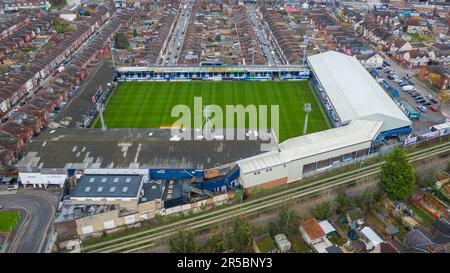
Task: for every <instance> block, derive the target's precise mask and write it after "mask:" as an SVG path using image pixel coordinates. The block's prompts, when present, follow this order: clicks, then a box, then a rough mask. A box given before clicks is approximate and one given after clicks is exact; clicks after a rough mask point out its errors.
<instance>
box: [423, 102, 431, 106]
mask: <svg viewBox="0 0 450 273" xmlns="http://www.w3.org/2000/svg"><path fill="white" fill-rule="evenodd" d="M423 105H424V106H430V105H431V102H429V101H425V102H424V103H423Z"/></svg>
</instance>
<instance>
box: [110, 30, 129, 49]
mask: <svg viewBox="0 0 450 273" xmlns="http://www.w3.org/2000/svg"><path fill="white" fill-rule="evenodd" d="M114 41H115V44H116V48H119V49H126V48H128V45H129V43H128V38H127V36H126V35H125V34H124V33H122V32H118V33H116V35H115V36H114Z"/></svg>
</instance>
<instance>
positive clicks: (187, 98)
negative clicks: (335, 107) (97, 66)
mask: <svg viewBox="0 0 450 273" xmlns="http://www.w3.org/2000/svg"><path fill="white" fill-rule="evenodd" d="M194 97H201V98H202V102H203V105H207V104H216V105H219V106H220V107H221V108H222V110H223V111H224V113H223V116H224V127H226V126H225V124H226V114H225V110H226V105H233V106H234V105H243V106H244V107H245V106H247V105H255V106H256V107H258V106H259V105H267V106H268V113H267V115H268V125H270V117H271V115H270V105H279V115H280V117H279V129H280V132H279V134H280V135H279V136H278V138H279V141H283V140H286V139H289V138H292V137H295V136H298V135H300V134H301V132H302V129H303V125H304V118H305V113H304V112H303V110H302V109H303V105H304V103H307V102H309V103H311V106H312V112H311V113H310V115H309V122H308V123H309V124H308V133H313V132H317V131H321V130H325V129H328V128H329V127H330V126H329V122H328V121H327V119H326V117H325V116H324V113H323V110H322V107H321V106H320V104H319V102H318V100H317V98H315V95H314V93H313V91H312V90H311V88H310V87H309V85H308V82H307V81H266V82H243V81H220V82H132V83H121V84H120V85H119V86H118V88H117V90H116V91H115V94H114V95H113V96H112V97H111V99H110V101H109V102H108V103H107V105H106V110H105V112H104V118H105V122H106V126H107V127H108V128H161V127H171V126H172V124H173V123H174V122H175V121H176V120H178V117H171V110H172V108H173V107H174V106H175V105H180V104H182V105H187V106H188V107H189V108H190V109H191V111H192V113H191V116H192V115H193V112H194ZM235 119H236V118H235ZM191 122H192V123H193V119H192V118H191ZM94 127H96V128H99V127H101V125H100V123H99V122H96V123H95V124H94ZM192 127H193V126H192ZM235 127H241V126H238V125H237V124H236V120H235ZM245 127H246V128H248V127H249V124H248V117H247V118H246V124H245Z"/></svg>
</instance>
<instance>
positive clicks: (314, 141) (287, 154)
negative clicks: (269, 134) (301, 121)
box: [238, 119, 383, 173]
mask: <svg viewBox="0 0 450 273" xmlns="http://www.w3.org/2000/svg"><path fill="white" fill-rule="evenodd" d="M382 125H383V122H381V121H369V120H359V119H355V120H352V121H351V122H350V123H349V124H348V125H346V126H342V127H337V128H333V129H329V130H325V131H321V132H317V133H313V134H308V135H304V136H299V137H295V138H291V139H288V140H286V141H284V142H282V143H280V144H279V146H278V150H273V151H270V152H266V153H263V154H260V155H257V156H254V157H251V158H246V159H243V160H240V161H238V164H239V167H240V169H241V172H242V173H248V172H253V171H257V170H262V169H265V168H269V167H272V166H277V165H280V164H284V163H287V162H290V161H294V160H298V159H301V158H306V157H309V156H312V155H317V154H321V153H325V152H328V151H332V150H336V149H339V148H343V147H348V146H351V145H356V144H359V143H363V142H367V141H372V140H373V139H374V138H375V137H376V136H377V135H378V134H379V132H380V129H381V127H382Z"/></svg>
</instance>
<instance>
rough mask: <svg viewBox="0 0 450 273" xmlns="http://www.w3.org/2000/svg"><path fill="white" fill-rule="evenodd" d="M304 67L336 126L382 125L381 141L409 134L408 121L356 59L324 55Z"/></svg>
mask: <svg viewBox="0 0 450 273" xmlns="http://www.w3.org/2000/svg"><path fill="white" fill-rule="evenodd" d="M308 63H309V65H310V67H311V69H312V72H313V74H314V80H313V83H314V85H315V89H316V91H318V93H319V95H320V97H321V100H322V102H323V103H324V104H325V106H326V110H327V111H328V114H329V117H330V119H331V121H332V122H333V123H334V124H335V125H336V126H338V127H339V126H343V125H346V124H348V123H349V122H350V121H351V120H354V119H364V120H374V121H382V122H383V127H382V129H381V132H382V134H381V135H382V137H387V138H389V137H398V136H402V135H407V134H409V133H410V132H411V130H412V129H411V124H412V123H411V121H410V120H409V119H408V117H407V116H406V115H405V114H404V113H403V112H402V111H401V110H400V108H399V107H398V106H397V105H396V104H395V103H394V101H392V99H391V98H390V97H389V96H388V95H387V94H386V92H385V91H384V90H383V88H382V87H381V86H380V85H379V84H378V83H377V82H376V81H375V79H374V78H373V77H372V76H371V75H370V73H369V72H368V71H367V70H366V69H365V68H364V67H363V66H362V65H361V64H360V63H359V62H358V60H357V59H355V58H353V57H351V56H348V55H344V54H342V53H338V52H335V51H328V52H325V53H321V54H317V55H313V56H310V57H308Z"/></svg>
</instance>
